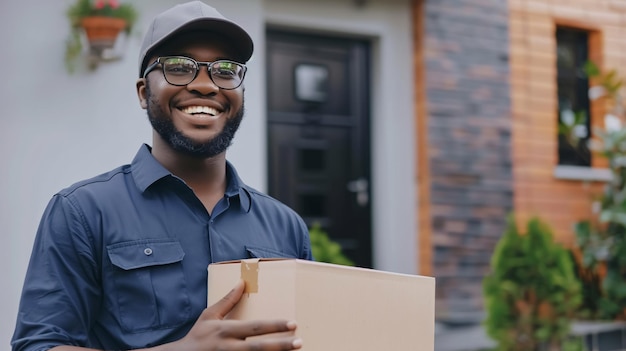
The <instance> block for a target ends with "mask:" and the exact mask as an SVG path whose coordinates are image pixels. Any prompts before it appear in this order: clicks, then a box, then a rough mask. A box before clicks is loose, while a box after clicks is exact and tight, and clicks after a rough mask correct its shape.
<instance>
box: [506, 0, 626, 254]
mask: <svg viewBox="0 0 626 351" xmlns="http://www.w3.org/2000/svg"><path fill="white" fill-rule="evenodd" d="M509 7H510V13H511V14H510V36H511V96H512V111H513V125H514V127H513V131H514V132H513V165H514V167H513V174H514V178H515V187H514V190H515V199H514V205H515V210H516V213H517V215H518V221H519V222H520V223H522V221H526V220H527V219H528V218H530V217H531V216H539V217H540V218H542V219H543V220H544V221H546V222H547V223H548V224H549V225H550V226H551V227H552V229H553V231H554V233H555V236H556V238H557V240H559V241H560V242H562V243H564V244H566V245H572V244H573V240H574V239H575V237H574V234H573V231H572V225H573V224H574V223H575V222H576V221H578V220H581V219H583V218H587V217H588V216H589V215H590V213H591V198H592V194H594V193H597V192H599V191H600V189H601V186H602V184H601V183H598V182H591V183H589V182H582V181H575V180H574V181H572V180H562V179H556V178H555V177H554V169H555V167H556V165H557V162H558V154H557V138H556V135H557V120H558V116H557V110H558V101H557V85H556V77H557V69H556V37H555V32H556V28H557V26H567V27H573V28H579V29H584V30H587V31H589V32H590V36H589V55H590V59H591V60H593V61H594V62H596V63H598V64H600V65H601V66H604V67H607V68H617V69H619V70H620V72H622V75H624V74H626V40H625V38H626V1H623V0H571V1H557V0H551V1H548V0H510V1H509ZM604 104H605V102H603V101H601V100H598V101H596V102H593V103H592V106H591V119H592V120H591V122H592V125H602V124H603V111H604V109H605V106H604ZM604 165H606V160H604V159H602V158H598V157H593V158H592V166H593V167H599V168H601V167H603V166H604Z"/></svg>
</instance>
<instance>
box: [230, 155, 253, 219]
mask: <svg viewBox="0 0 626 351" xmlns="http://www.w3.org/2000/svg"><path fill="white" fill-rule="evenodd" d="M226 182H227V184H226V193H225V194H224V195H225V196H227V197H229V198H230V197H233V196H239V204H240V205H241V209H242V210H244V211H246V212H250V208H251V207H252V196H251V195H250V192H249V191H248V189H246V185H245V184H244V183H243V182H242V181H241V178H239V175H238V174H237V171H236V170H235V167H234V166H233V165H232V164H231V163H230V162H228V161H226Z"/></svg>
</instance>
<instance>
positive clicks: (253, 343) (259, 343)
mask: <svg viewBox="0 0 626 351" xmlns="http://www.w3.org/2000/svg"><path fill="white" fill-rule="evenodd" d="M300 348H302V339H300V338H298V337H282V338H262V339H252V340H237V341H232V342H229V345H228V347H226V349H228V350H231V349H232V350H250V351H257V350H264V351H289V350H297V349H300Z"/></svg>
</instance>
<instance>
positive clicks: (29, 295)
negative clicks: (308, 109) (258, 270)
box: [12, 1, 312, 351]
mask: <svg viewBox="0 0 626 351" xmlns="http://www.w3.org/2000/svg"><path fill="white" fill-rule="evenodd" d="M146 33H147V34H146V36H145V39H144V41H143V45H142V48H141V53H140V58H139V76H140V78H139V80H138V81H137V93H138V96H139V102H140V105H141V107H142V108H144V109H146V110H147V112H148V117H149V120H150V123H151V124H152V127H153V130H154V131H153V145H152V147H149V146H147V145H143V146H142V147H141V148H140V150H139V152H138V153H137V156H136V157H135V159H134V160H133V161H132V163H131V164H130V165H125V166H122V167H120V168H117V169H115V170H113V171H110V172H108V173H106V174H103V175H100V176H97V177H95V178H92V179H89V180H85V181H82V182H79V183H77V184H74V185H72V186H71V187H69V188H67V189H64V190H62V191H61V192H59V193H58V194H56V195H55V196H54V197H53V199H52V200H51V201H50V203H49V205H48V207H47V208H46V211H45V213H44V215H43V218H42V221H41V223H40V226H39V230H38V232H37V237H36V239H35V244H34V248H33V253H32V256H31V261H30V264H29V268H28V272H27V276H26V279H25V283H24V289H23V292H22V300H21V303H20V308H19V314H18V318H17V326H16V330H15V334H14V336H13V340H12V346H13V350H14V351H27V350H28V351H40V350H48V349H53V350H55V351H63V350H81V349H99V350H130V349H141V348H150V349H152V350H176V351H192V350H203V351H207V350H293V349H298V348H300V347H301V344H302V342H301V341H300V340H299V339H297V338H296V337H295V336H294V335H293V334H294V333H293V331H294V330H295V328H296V325H295V322H293V321H283V320H275V321H273V320H270V321H254V322H250V321H248V322H245V321H233V320H223V318H224V316H225V315H226V314H228V312H229V311H230V310H231V309H232V308H233V306H234V305H235V304H236V303H237V302H238V300H239V298H240V297H241V295H242V293H243V289H244V283H243V282H240V283H239V284H238V285H237V286H235V287H234V288H233V290H232V291H231V292H230V293H229V294H228V295H226V296H225V297H224V298H223V299H222V300H221V301H219V302H217V303H216V304H215V305H212V306H210V307H208V308H206V298H207V296H206V294H207V286H206V284H207V266H208V264H209V263H211V262H217V261H223V260H233V259H243V258H249V257H292V258H301V259H311V258H312V257H311V251H310V242H309V238H308V230H307V228H306V225H305V224H304V222H303V221H302V219H301V218H300V217H299V216H298V215H297V214H295V212H293V211H292V210H290V209H289V208H287V207H286V206H284V205H283V204H281V203H279V202H278V201H276V200H274V199H272V198H270V197H268V196H267V195H264V194H261V193H259V192H258V191H256V190H254V189H251V188H249V187H248V186H246V185H245V184H243V183H242V181H241V180H240V179H239V177H238V175H237V173H236V171H235V169H234V167H233V166H232V165H231V164H230V163H229V162H227V161H226V156H225V155H226V149H227V148H228V146H229V145H230V144H231V141H232V138H233V136H234V134H235V131H236V130H237V128H238V126H239V123H240V122H241V119H242V117H243V108H244V102H243V100H244V99H243V91H244V88H243V80H244V77H245V73H246V67H245V66H244V63H245V62H246V61H247V60H248V59H249V58H250V56H251V55H252V51H253V44H252V40H251V39H250V36H249V35H248V34H247V33H246V32H245V31H244V30H243V29H242V28H240V27H239V26H238V25H236V24H235V23H233V22H231V21H229V20H227V19H226V18H224V17H223V16H222V15H221V14H219V13H218V12H217V11H216V10H215V9H214V8H212V7H210V6H207V5H205V4H203V3H201V2H199V1H195V2H190V3H186V4H182V5H177V6H175V7H173V8H171V9H169V10H167V11H165V12H164V13H162V14H160V15H159V16H157V17H156V18H155V19H154V20H153V22H152V23H151V25H150V27H149V29H148V30H147V32H146ZM284 332H287V333H284ZM274 333H278V334H275V335H271V336H272V337H271V338H252V339H249V340H247V339H246V338H247V337H249V336H255V335H265V334H274Z"/></svg>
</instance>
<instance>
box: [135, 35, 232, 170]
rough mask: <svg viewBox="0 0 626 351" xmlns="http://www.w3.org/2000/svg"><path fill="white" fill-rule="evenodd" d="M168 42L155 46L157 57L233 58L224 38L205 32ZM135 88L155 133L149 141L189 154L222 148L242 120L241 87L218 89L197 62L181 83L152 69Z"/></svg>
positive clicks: (206, 153) (201, 155)
mask: <svg viewBox="0 0 626 351" xmlns="http://www.w3.org/2000/svg"><path fill="white" fill-rule="evenodd" d="M169 43H170V44H166V46H164V47H162V48H160V49H159V50H158V53H157V54H158V56H187V57H190V58H192V59H194V60H196V61H203V62H213V61H215V60H219V59H232V56H231V55H230V53H229V51H228V49H227V48H226V45H225V44H224V43H223V42H220V41H211V40H207V38H206V35H205V36H203V37H199V36H198V34H193V33H191V34H186V35H185V36H179V37H177V38H173V39H170V41H169ZM156 58H157V56H154V57H152V58H151V59H150V60H149V61H148V64H151V63H152V62H154V61H155V60H156ZM137 89H138V94H139V96H140V102H141V105H142V107H143V108H145V109H146V110H147V112H148V118H149V120H150V123H151V124H152V127H153V129H154V131H155V132H156V133H155V136H154V139H155V140H154V143H155V144H157V143H160V144H163V146H165V147H169V148H171V149H172V150H173V151H175V152H179V153H183V154H186V155H189V156H193V157H198V158H208V157H213V156H216V155H218V154H221V153H223V152H224V151H226V149H227V148H228V147H229V146H230V144H231V143H232V139H233V137H234V135H235V132H236V131H237V129H238V127H239V124H240V123H241V120H242V118H243V87H242V86H240V87H239V88H237V89H234V90H224V89H220V88H218V87H217V86H216V85H215V83H213V81H212V80H211V78H210V77H209V73H208V71H207V68H206V66H200V71H199V73H198V75H197V77H196V78H195V79H194V80H193V81H192V82H191V83H189V84H187V85H185V86H174V85H171V84H169V83H168V82H167V81H166V80H165V77H164V76H163V71H162V69H161V68H160V67H157V68H156V69H154V70H153V71H151V72H150V73H149V74H148V75H147V76H146V79H145V80H141V79H140V80H139V82H138V83H137Z"/></svg>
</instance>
